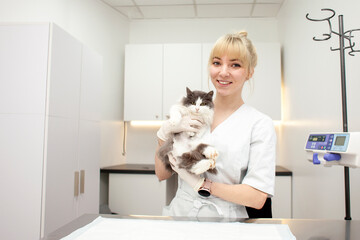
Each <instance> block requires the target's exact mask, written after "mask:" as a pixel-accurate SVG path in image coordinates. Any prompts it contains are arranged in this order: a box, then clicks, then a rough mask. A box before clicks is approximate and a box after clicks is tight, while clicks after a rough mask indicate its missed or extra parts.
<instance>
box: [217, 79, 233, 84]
mask: <svg viewBox="0 0 360 240" xmlns="http://www.w3.org/2000/svg"><path fill="white" fill-rule="evenodd" d="M218 82H219V83H220V84H223V85H226V84H230V83H231V82H224V81H220V80H218Z"/></svg>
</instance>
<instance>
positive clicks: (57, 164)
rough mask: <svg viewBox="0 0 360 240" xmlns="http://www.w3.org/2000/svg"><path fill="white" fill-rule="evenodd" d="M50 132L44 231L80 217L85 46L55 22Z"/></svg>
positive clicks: (47, 135) (48, 134) (47, 147)
mask: <svg viewBox="0 0 360 240" xmlns="http://www.w3.org/2000/svg"><path fill="white" fill-rule="evenodd" d="M52 34H53V35H52V46H51V55H50V56H51V59H50V64H51V66H50V74H49V75H50V79H48V82H49V85H50V92H49V93H48V95H49V97H48V99H49V103H48V108H49V110H48V113H47V115H48V128H47V132H46V137H47V146H46V165H45V166H46V175H45V177H46V190H45V193H44V194H45V213H44V216H45V217H44V219H43V221H44V228H43V232H44V233H45V234H48V233H49V232H52V231H54V230H56V229H57V228H59V227H60V226H62V225H64V224H66V223H68V222H69V221H71V220H73V219H74V218H76V217H77V203H76V199H75V198H74V173H75V171H78V167H79V166H78V157H77V149H78V134H79V106H80V76H81V51H82V45H81V43H80V42H79V41H77V40H76V39H75V38H73V37H72V36H71V35H69V34H68V33H66V32H65V31H63V30H62V29H60V28H59V27H57V26H56V25H53V31H52Z"/></svg>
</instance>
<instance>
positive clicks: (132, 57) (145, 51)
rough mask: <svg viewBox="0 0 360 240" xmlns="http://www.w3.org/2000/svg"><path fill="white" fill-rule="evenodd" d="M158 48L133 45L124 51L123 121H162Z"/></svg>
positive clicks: (156, 45)
mask: <svg viewBox="0 0 360 240" xmlns="http://www.w3.org/2000/svg"><path fill="white" fill-rule="evenodd" d="M162 63H163V46H162V45H161V44H145V45H142V44H134V45H127V46H126V47H125V84H124V85H125V87H124V88H125V91H124V120H125V121H131V120H161V116H162V79H163V73H162V67H163V64H162Z"/></svg>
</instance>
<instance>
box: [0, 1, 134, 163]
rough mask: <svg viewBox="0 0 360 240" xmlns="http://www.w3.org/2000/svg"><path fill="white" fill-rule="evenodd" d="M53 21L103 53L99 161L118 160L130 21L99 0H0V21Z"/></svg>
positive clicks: (121, 160)
mask: <svg viewBox="0 0 360 240" xmlns="http://www.w3.org/2000/svg"><path fill="white" fill-rule="evenodd" d="M49 21H50V22H54V23H56V24H57V25H59V26H60V27H61V28H63V29H64V30H65V31H67V32H69V33H70V34H71V35H73V36H74V37H75V38H77V39H78V40H80V41H81V42H82V43H84V44H85V45H86V46H88V47H89V48H91V49H93V50H95V51H96V52H98V53H99V54H100V55H101V56H102V57H103V85H102V99H99V101H102V120H103V121H102V161H101V166H108V165H114V164H119V163H122V162H123V161H124V158H123V156H122V154H121V151H119V146H121V145H122V129H123V128H122V125H123V124H122V122H121V120H122V118H123V117H122V114H123V82H124V81H123V76H124V74H123V71H124V45H125V44H126V43H127V42H128V37H129V22H128V21H127V20H125V19H124V18H123V17H122V16H121V15H120V14H119V13H118V12H116V11H115V10H114V9H112V8H110V7H109V6H107V5H105V4H104V3H103V2H101V1H100V0H76V1H74V0H51V1H48V0H32V1H27V0H2V1H0V22H20V23H26V22H49Z"/></svg>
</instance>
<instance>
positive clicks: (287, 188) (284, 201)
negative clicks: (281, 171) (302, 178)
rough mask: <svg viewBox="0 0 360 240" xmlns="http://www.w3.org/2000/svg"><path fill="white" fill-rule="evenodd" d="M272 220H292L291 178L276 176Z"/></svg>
mask: <svg viewBox="0 0 360 240" xmlns="http://www.w3.org/2000/svg"><path fill="white" fill-rule="evenodd" d="M272 214H273V218H292V176H276V178H275V195H274V197H273V198H272Z"/></svg>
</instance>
